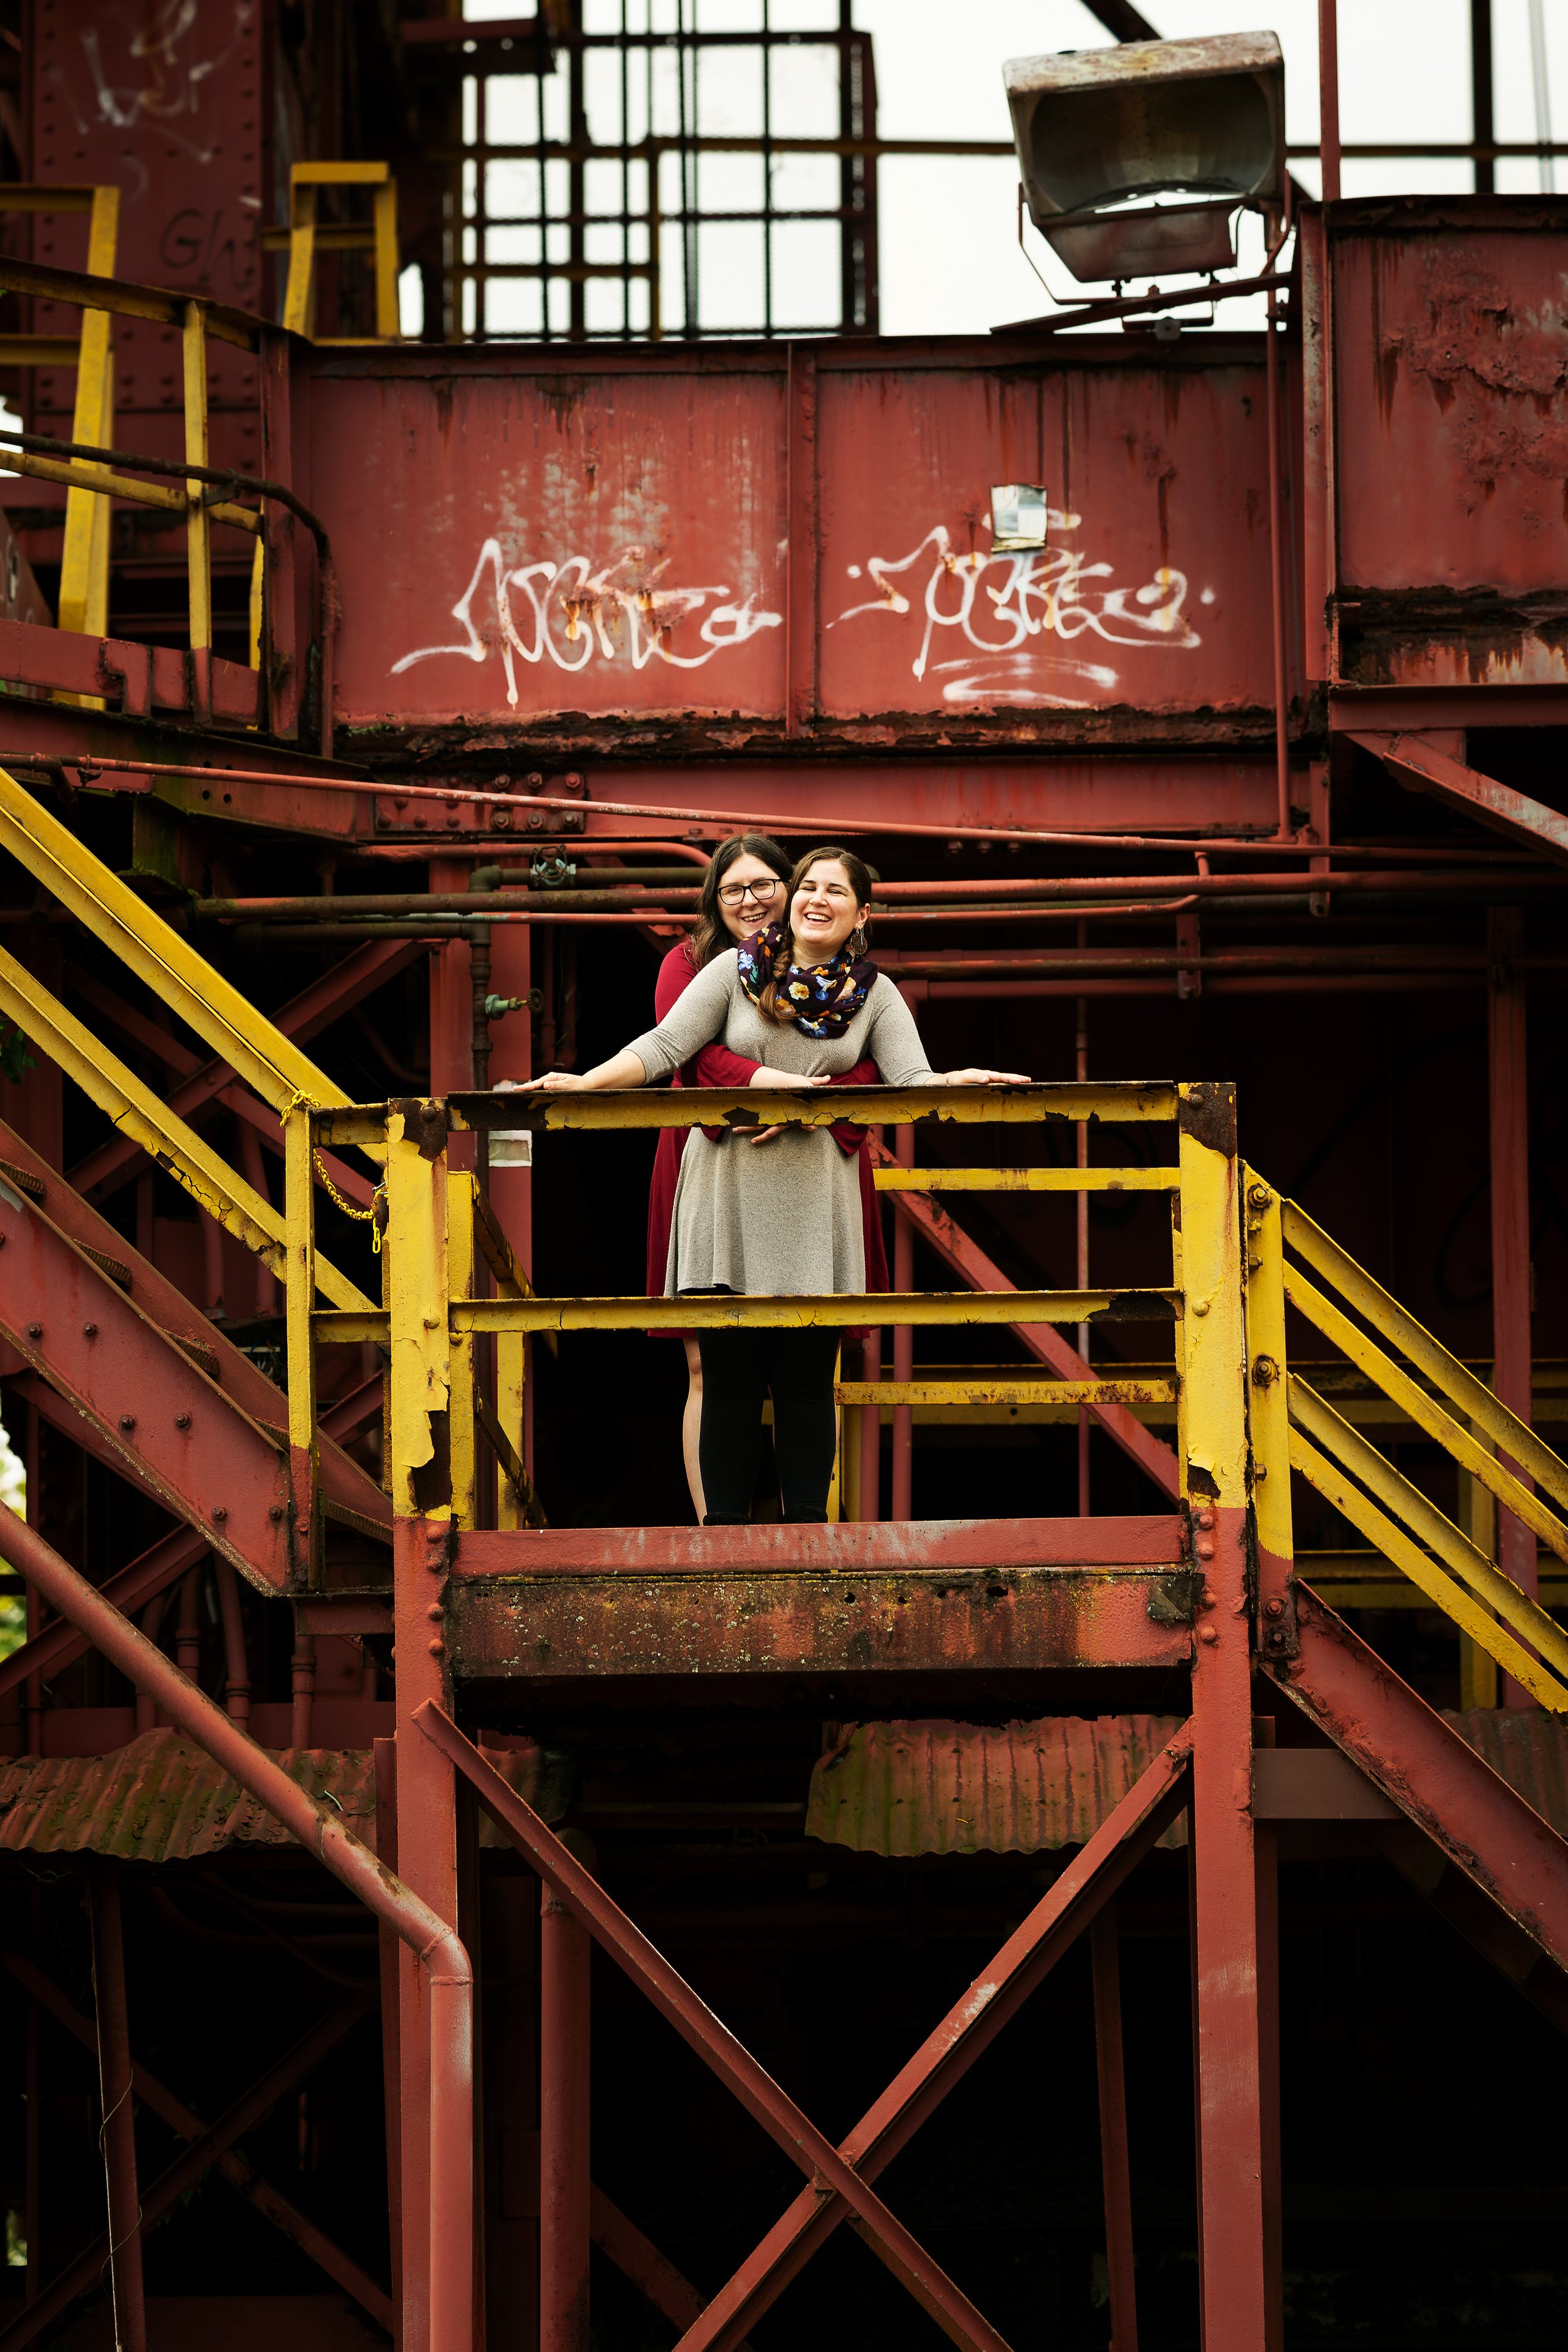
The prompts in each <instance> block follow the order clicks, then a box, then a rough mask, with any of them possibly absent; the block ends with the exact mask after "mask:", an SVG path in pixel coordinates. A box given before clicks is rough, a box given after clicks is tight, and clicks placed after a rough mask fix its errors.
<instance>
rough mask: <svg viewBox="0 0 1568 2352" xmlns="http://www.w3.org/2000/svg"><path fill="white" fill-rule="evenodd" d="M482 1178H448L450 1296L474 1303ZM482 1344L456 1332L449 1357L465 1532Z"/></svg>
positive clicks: (459, 1511) (450, 1411)
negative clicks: (477, 1213) (476, 1209)
mask: <svg viewBox="0 0 1568 2352" xmlns="http://www.w3.org/2000/svg"><path fill="white" fill-rule="evenodd" d="M477 1187H478V1179H477V1178H476V1177H475V1176H473V1175H472V1174H471V1173H469V1172H468V1171H464V1170H459V1169H449V1170H448V1171H447V1297H448V1298H472V1297H474V1295H475V1292H474V1279H475V1274H476V1270H477V1269H476V1263H475V1261H476V1257H477V1255H478V1254H477V1252H476V1250H475V1248H474V1193H475V1192H476V1190H477ZM478 1351H479V1341H478V1340H477V1339H475V1337H474V1335H473V1333H472V1332H471V1331H454V1332H453V1333H452V1336H451V1346H450V1351H449V1353H448V1356H447V1379H448V1382H449V1386H450V1402H449V1404H448V1407H447V1426H448V1429H449V1431H450V1444H451V1454H452V1517H453V1519H454V1521H455V1522H456V1524H457V1525H458V1527H460V1528H473V1527H478V1525H479V1426H478V1421H477V1417H476V1414H475V1411H474V1380H475V1373H476V1370H477V1364H478Z"/></svg>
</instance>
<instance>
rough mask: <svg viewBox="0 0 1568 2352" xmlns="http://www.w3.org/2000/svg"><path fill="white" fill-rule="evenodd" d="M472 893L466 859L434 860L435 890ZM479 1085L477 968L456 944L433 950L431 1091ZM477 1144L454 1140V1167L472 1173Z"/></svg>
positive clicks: (463, 944)
mask: <svg viewBox="0 0 1568 2352" xmlns="http://www.w3.org/2000/svg"><path fill="white" fill-rule="evenodd" d="M430 887H431V889H432V890H466V889H467V888H468V860H467V859H466V858H457V857H433V858H432V859H431V860H430ZM504 928H505V926H504V925H503V926H502V929H504ZM473 1084H474V978H473V964H472V961H471V954H470V950H469V947H468V940H466V939H465V940H451V941H450V942H449V943H447V944H444V945H442V946H440V947H436V948H432V949H431V950H430V1091H431V1093H432V1094H433V1095H452V1094H461V1093H464V1092H466V1090H467V1089H468V1087H471V1086H472V1085H473ZM474 1143H475V1139H474V1137H473V1136H472V1135H468V1134H460V1135H455V1136H452V1137H450V1138H449V1139H448V1140H447V1156H448V1160H449V1162H450V1165H451V1166H452V1167H454V1168H471V1167H472V1166H473V1164H474V1156H475V1155H474Z"/></svg>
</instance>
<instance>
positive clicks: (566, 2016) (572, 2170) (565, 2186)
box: [539, 1881, 593, 2352]
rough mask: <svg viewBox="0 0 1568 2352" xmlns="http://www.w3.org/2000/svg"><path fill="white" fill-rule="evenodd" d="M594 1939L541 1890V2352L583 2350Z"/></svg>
mask: <svg viewBox="0 0 1568 2352" xmlns="http://www.w3.org/2000/svg"><path fill="white" fill-rule="evenodd" d="M592 1962H593V1939H592V1937H590V1936H589V1933H588V1930H587V1929H586V1927H584V1926H583V1925H582V1923H581V1922H580V1921H579V1920H578V1919H577V1918H576V1917H575V1916H574V1914H573V1913H572V1912H571V1911H570V1910H569V1909H568V1908H567V1906H566V1905H565V1904H564V1903H563V1902H562V1900H561V1898H560V1896H559V1895H557V1894H556V1893H555V1891H554V1889H553V1888H552V1886H551V1885H548V1883H546V1882H544V1881H541V1884H540V1889H539V2352H588V2244H589V2226H588V2225H589V2194H590V2191H589V2140H588V2087H589V2063H590V2028H589V1986H590V1979H591V1970H592Z"/></svg>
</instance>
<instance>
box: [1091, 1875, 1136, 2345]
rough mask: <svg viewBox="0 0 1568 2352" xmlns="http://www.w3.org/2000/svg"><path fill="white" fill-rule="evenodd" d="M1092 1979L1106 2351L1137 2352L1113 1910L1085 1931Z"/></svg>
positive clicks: (1109, 1908)
mask: <svg viewBox="0 0 1568 2352" xmlns="http://www.w3.org/2000/svg"><path fill="white" fill-rule="evenodd" d="M1089 1962H1090V1967H1091V1969H1092V1971H1093V1976H1094V2052H1095V2064H1096V2071H1097V2073H1098V2075H1099V2079H1100V2181H1101V2184H1102V2187H1103V2190H1104V2196H1105V2264H1106V2270H1107V2273H1109V2277H1110V2352H1138V2288H1137V2282H1136V2280H1135V2278H1134V2275H1133V2268H1132V2173H1131V2158H1130V2153H1129V2149H1128V2144H1127V2083H1126V2077H1125V2073H1124V2069H1123V2064H1122V2050H1121V1954H1120V1951H1119V1950H1118V1939H1117V1933H1116V1906H1115V1905H1114V1904H1113V1903H1108V1904H1106V1906H1104V1908H1103V1910H1101V1911H1100V1914H1099V1916H1097V1918H1096V1919H1095V1921H1094V1923H1093V1925H1092V1926H1091V1927H1090V1928H1089Z"/></svg>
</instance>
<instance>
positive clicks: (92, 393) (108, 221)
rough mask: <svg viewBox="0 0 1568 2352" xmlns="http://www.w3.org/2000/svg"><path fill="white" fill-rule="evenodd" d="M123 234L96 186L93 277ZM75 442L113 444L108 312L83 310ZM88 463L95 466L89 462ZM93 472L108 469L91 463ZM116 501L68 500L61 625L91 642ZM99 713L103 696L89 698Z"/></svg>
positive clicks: (103, 623) (101, 619)
mask: <svg viewBox="0 0 1568 2352" xmlns="http://www.w3.org/2000/svg"><path fill="white" fill-rule="evenodd" d="M119 236H120V190H119V189H118V188H117V187H103V188H95V189H94V190H93V192H92V211H91V213H90V215H89V220H88V232H87V274H88V276H89V278H112V277H113V275H114V257H115V249H116V247H117V245H118V242H119ZM71 438H72V440H73V441H81V442H85V443H86V444H87V446H89V448H93V449H104V448H108V447H109V446H111V444H112V441H113V438H114V349H113V321H112V320H110V315H109V312H108V311H107V310H83V312H82V314H81V347H80V350H79V353H78V357H77V372H76V412H75V415H74V416H73V418H72V421H71ZM84 462H90V461H84ZM91 470H92V471H93V472H94V473H95V474H96V473H104V472H106V471H107V468H106V467H102V466H98V465H93V466H92V467H91ZM109 546H110V503H109V500H108V499H106V498H101V497H100V495H99V494H98V492H97V491H95V490H80V489H73V490H68V492H67V494H66V528H65V545H64V548H63V551H62V553H61V558H60V599H59V625H60V627H61V628H62V629H74V630H77V631H79V632H80V633H81V634H83V635H87V636H91V637H101V636H106V635H108V632H109ZM84 701H86V702H88V703H89V707H90V708H92V709H100V710H101V709H102V708H103V703H102V700H101V698H100V697H99V696H97V695H94V696H92V697H91V698H84Z"/></svg>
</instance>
